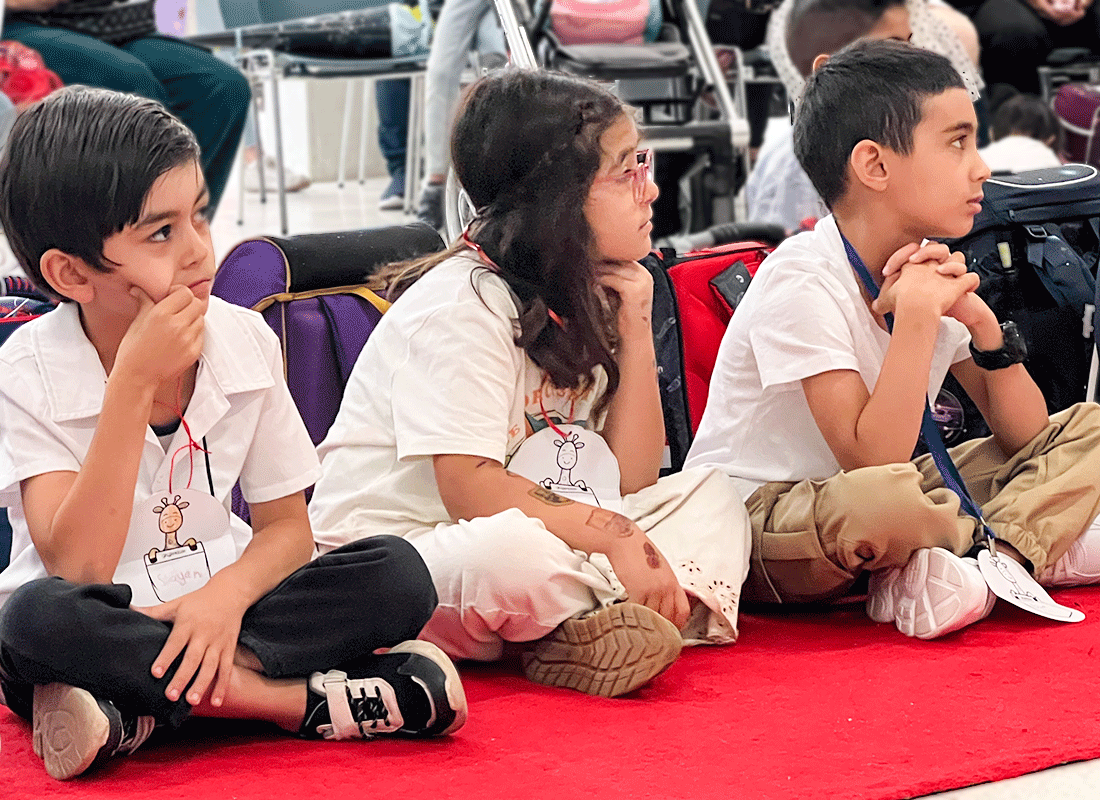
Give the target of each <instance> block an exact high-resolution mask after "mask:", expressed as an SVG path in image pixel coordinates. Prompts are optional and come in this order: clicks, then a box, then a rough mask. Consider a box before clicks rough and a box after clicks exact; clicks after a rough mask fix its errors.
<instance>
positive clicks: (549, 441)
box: [508, 425, 623, 512]
mask: <svg viewBox="0 0 1100 800" xmlns="http://www.w3.org/2000/svg"><path fill="white" fill-rule="evenodd" d="M508 470H509V471H510V472H514V473H515V474H516V475H520V476H522V477H524V478H527V479H528V480H531V481H534V482H535V483H537V484H538V485H539V486H542V487H543V488H544V489H548V490H550V491H551V492H554V494H557V495H561V496H562V497H565V498H568V499H569V500H576V501H577V502H578V503H587V504H588V505H591V506H599V507H600V508H606V509H610V510H611V511H616V512H618V511H621V510H622V506H623V500H622V496H621V495H620V494H619V481H620V475H619V462H618V460H617V459H616V458H615V454H614V453H612V452H611V448H610V447H608V446H607V442H606V441H604V438H603V437H602V436H600V435H599V434H598V433H593V432H592V431H590V430H587V429H585V428H582V427H581V426H579V425H559V426H558V428H557V430H556V431H555V430H554V429H552V428H543V429H542V430H541V431H538V432H537V433H535V434H533V435H532V436H530V437H528V438H527V439H526V440H525V441H524V442H523V444H522V445H520V447H519V449H518V450H516V452H515V454H514V455H513V456H512V459H511V460H510V461H509V462H508Z"/></svg>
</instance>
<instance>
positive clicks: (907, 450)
mask: <svg viewBox="0 0 1100 800" xmlns="http://www.w3.org/2000/svg"><path fill="white" fill-rule="evenodd" d="M815 66H816V67H817V69H816V71H815V73H814V74H813V75H812V76H811V78H810V80H809V83H808V85H807V89H806V93H805V95H804V97H803V100H802V103H801V106H800V108H799V110H798V117H797V119H796V123H795V147H796V150H797V152H798V156H799V160H800V161H801V162H802V165H803V166H804V167H805V169H806V171H807V173H808V174H809V175H810V177H811V179H813V181H814V185H815V186H816V187H817V189H818V191H819V192H820V194H821V196H822V197H823V198H824V199H825V201H826V202H827V203H828V205H829V207H830V208H831V209H832V215H831V216H828V217H826V218H824V219H823V220H821V222H819V223H818V225H817V226H816V228H815V229H814V230H813V231H810V232H807V233H804V234H800V235H798V236H795V237H793V238H791V239H789V240H787V241H786V242H784V243H783V244H782V245H781V246H780V247H779V248H777V249H776V251H775V252H774V253H773V254H772V255H771V256H770V257H769V258H768V259H767V260H766V261H765V262H764V264H763V265H762V266H761V269H760V271H759V272H758V273H757V275H756V276H755V278H754V279H753V282H752V284H751V286H750V288H749V290H748V292H747V293H746V295H745V298H744V300H743V301H742V303H741V305H740V306H738V309H737V314H735V315H734V317H733V320H732V322H731V324H730V327H729V329H728V330H727V332H726V334H725V336H724V338H723V340H722V345H721V348H720V350H719V353H718V360H717V364H716V366H715V370H714V377H713V379H712V383H711V389H710V396H709V400H708V405H707V408H706V412H705V413H704V415H703V419H702V423H701V425H700V428H699V432H698V436H697V438H696V440H695V442H694V444H693V445H692V448H691V451H690V453H689V456H688V459H687V465H686V466H687V467H699V466H704V465H712V466H718V467H721V468H722V469H724V470H725V471H726V472H727V473H728V474H730V475H731V476H733V477H735V478H736V479H737V482H738V485H739V488H740V490H741V491H742V493H743V496H744V497H745V498H747V500H746V502H747V506H748V509H749V516H750V518H751V520H752V525H753V555H752V565H751V570H750V574H749V579H748V582H747V584H746V587H745V593H744V596H745V598H746V599H752V600H756V601H766V602H812V601H819V600H828V599H832V598H836V597H838V596H840V595H842V594H844V593H846V592H848V591H849V589H850V588H851V587H852V585H853V584H854V583H855V581H856V579H857V578H858V577H859V576H860V574H861V573H863V572H864V571H870V572H871V573H872V575H871V582H870V589H869V595H868V613H869V614H870V615H871V616H872V618H874V619H875V620H877V621H880V622H885V621H893V622H894V623H895V624H896V625H897V627H898V629H899V630H901V631H903V632H904V633H906V634H908V635H911V636H917V637H920V638H933V637H935V636H940V635H942V634H945V633H948V632H950V631H953V630H957V629H958V628H961V627H963V626H964V625H967V624H969V623H971V622H974V621H977V620H979V619H981V618H983V617H984V616H985V615H986V614H988V613H989V611H990V609H991V608H992V604H993V600H994V596H993V595H992V594H991V593H990V592H989V590H988V588H987V586H986V583H985V581H984V580H983V578H982V577H981V574H980V572H979V570H978V567H977V564H976V562H974V561H973V560H972V559H966V558H963V557H964V556H966V555H967V554H968V552H969V551H970V550H971V549H972V546H973V545H974V540H975V536H977V535H978V534H979V531H980V528H979V526H978V522H977V520H975V519H974V518H972V517H970V516H966V515H960V513H959V499H958V497H957V496H956V495H955V494H954V493H953V492H951V491H950V490H948V489H946V488H945V487H944V484H943V481H942V480H941V479H940V476H939V472H938V471H937V469H936V467H935V465H934V464H933V463H932V460H931V458H930V457H928V456H922V457H919V458H917V459H914V460H911V457H912V454H913V451H914V447H915V446H916V444H917V440H918V435H919V433H920V428H921V421H922V417H923V412H924V409H925V407H926V405H927V402H928V398H929V397H934V396H935V395H936V393H937V391H938V389H939V386H940V383H941V382H942V381H943V378H944V376H945V375H946V373H947V372H948V370H950V371H951V372H952V373H953V374H954V375H955V377H956V378H957V379H958V380H959V382H960V383H961V384H962V386H963V387H964V388H965V389H966V391H967V393H968V394H969V395H970V396H971V398H973V400H974V402H975V403H976V404H977V406H978V408H979V409H980V410H981V412H982V414H983V415H984V417H985V418H986V420H987V421H988V423H989V425H990V428H991V429H992V431H993V436H992V437H990V438H989V439H984V440H979V441H974V442H968V443H966V444H963V445H960V446H958V447H956V448H954V449H953V450H952V451H951V452H952V457H953V459H954V461H955V463H956V464H957V466H958V468H959V471H960V472H961V473H962V476H963V478H964V480H965V481H966V482H967V484H968V486H969V489H970V492H971V494H972V495H973V496H974V499H975V501H976V502H977V503H978V504H979V505H981V506H982V507H983V512H984V514H985V517H986V520H987V521H988V523H989V525H990V526H991V528H992V530H993V531H994V533H995V534H996V536H997V537H998V539H999V540H1000V548H999V549H1000V552H1001V553H1002V554H1004V553H1007V554H1008V555H1010V556H1011V557H1013V558H1015V559H1016V560H1018V561H1020V562H1021V563H1024V564H1025V565H1026V566H1028V567H1029V568H1031V569H1032V570H1033V571H1034V573H1035V574H1036V575H1037V576H1038V579H1039V580H1040V582H1042V583H1045V584H1046V585H1071V584H1076V583H1086V582H1095V581H1096V580H1100V529H1098V528H1096V527H1095V524H1094V525H1093V527H1090V523H1092V522H1093V520H1094V519H1095V517H1096V515H1097V512H1098V511H1100V488H1098V481H1097V480H1096V476H1097V474H1100V472H1098V471H1097V470H1098V469H1100V453H1098V450H1097V447H1098V445H1100V407H1097V406H1096V405H1094V404H1079V405H1077V406H1074V407H1072V408H1070V409H1067V410H1066V411H1063V412H1061V413H1058V414H1056V415H1054V416H1053V417H1050V418H1048V416H1047V409H1046V405H1045V402H1044V400H1043V396H1042V393H1041V392H1040V390H1039V389H1038V387H1037V386H1036V385H1035V383H1034V382H1033V381H1032V380H1031V378H1030V376H1029V375H1028V373H1027V371H1026V369H1025V368H1024V366H1023V364H1022V363H1020V362H1022V360H1023V358H1024V355H1025V353H1024V352H1023V350H1022V349H1021V348H1020V346H1019V342H1018V334H1017V333H1016V332H1015V328H1014V326H1013V325H1012V324H1011V323H1005V324H1004V325H1002V324H1000V323H999V322H998V320H997V319H996V317H995V316H994V314H993V312H992V311H991V310H990V309H989V307H988V306H987V305H986V304H985V303H984V302H983V301H982V300H981V299H980V298H979V297H978V295H977V294H975V293H974V289H975V288H976V287H977V284H978V278H977V276H975V275H974V274H972V273H967V272H966V267H965V264H964V263H963V258H962V256H961V255H960V254H952V253H950V252H949V251H948V248H947V247H945V246H944V245H942V244H936V243H929V244H924V245H923V246H922V245H921V242H922V241H924V240H925V239H926V238H927V237H957V236H961V235H963V234H965V233H966V232H967V231H968V230H969V229H970V227H971V225H972V223H973V217H974V215H975V214H977V213H978V211H979V210H980V208H981V199H982V183H983V182H984V181H985V179H986V178H987V177H988V176H989V170H988V169H987V168H986V166H985V164H984V163H983V162H982V160H981V158H980V156H979V155H978V152H977V149H976V147H975V142H974V133H975V126H976V120H975V117H974V109H973V106H972V105H971V103H970V99H969V97H968V96H967V93H966V90H965V89H964V87H963V82H962V80H961V78H960V77H959V75H958V73H957V72H956V71H955V70H954V68H953V67H952V66H951V64H950V63H949V62H948V61H947V60H946V59H944V58H943V57H941V56H938V55H935V54H933V53H929V52H926V51H923V50H920V49H918V48H914V47H912V46H910V45H906V44H902V43H898V42H861V43H857V44H855V45H852V46H851V47H849V48H847V49H846V50H843V51H841V53H839V54H837V55H835V56H833V57H832V58H829V59H827V58H825V57H822V58H821V59H819V60H818V64H817V65H815ZM855 97H858V98H859V103H853V102H852V98H855ZM844 237H846V238H847V241H848V243H850V245H851V246H852V247H853V248H854V251H855V253H856V254H858V256H859V257H860V258H861V259H862V261H863V262H864V264H865V265H866V269H867V271H868V272H869V273H870V277H871V278H872V279H873V280H874V281H875V283H876V284H877V285H878V286H880V288H881V295H880V296H879V298H878V300H876V301H874V302H872V301H871V299H870V296H869V295H868V293H867V291H866V290H865V289H864V288H863V285H862V284H861V282H860V279H859V278H857V275H856V272H855V262H856V259H854V258H853V259H850V258H849V255H848V253H847V252H846V248H845V239H844ZM888 313H892V314H893V332H892V334H891V333H888V332H887V327H886V322H885V315H886V314H888ZM1082 532H1085V533H1084V535H1082Z"/></svg>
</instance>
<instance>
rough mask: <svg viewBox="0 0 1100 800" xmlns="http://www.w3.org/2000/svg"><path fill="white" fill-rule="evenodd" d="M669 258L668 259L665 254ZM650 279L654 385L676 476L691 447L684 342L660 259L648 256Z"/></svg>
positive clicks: (643, 264)
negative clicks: (654, 361)
mask: <svg viewBox="0 0 1100 800" xmlns="http://www.w3.org/2000/svg"><path fill="white" fill-rule="evenodd" d="M668 254H669V256H670V257H671V256H672V253H671V251H669V253H668ZM641 264H642V266H644V267H645V268H646V269H647V270H649V274H650V275H652V276H653V347H654V351H655V353H656V356H657V384H658V386H659V388H660V392H661V410H662V412H663V414H664V419H665V439H666V440H667V441H668V448H669V458H670V461H671V464H672V469H671V471H672V472H679V471H680V470H681V469H682V468H683V466H684V461H685V460H686V459H687V453H688V448H689V447H691V415H690V414H689V412H688V395H687V382H686V381H685V380H684V340H683V334H682V331H681V329H680V309H679V306H678V304H677V302H676V293H675V291H674V290H673V288H672V279H671V278H669V277H668V273H667V272H666V264H665V260H664V258H662V257H661V256H660V255H657V254H656V253H651V254H649V255H648V256H646V257H645V258H643V259H642V261H641Z"/></svg>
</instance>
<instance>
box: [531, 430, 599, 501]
mask: <svg viewBox="0 0 1100 800" xmlns="http://www.w3.org/2000/svg"><path fill="white" fill-rule="evenodd" d="M580 438H581V437H580V434H579V433H577V432H576V431H573V432H572V433H569V434H564V433H563V434H562V436H561V438H560V439H555V440H554V446H555V447H557V448H558V453H557V457H556V459H555V460H556V462H557V467H558V479H557V480H556V481H555V480H554V479H552V478H545V479H544V480H541V481H539V483H540V484H541V485H542V486H543V488H546V489H549V490H550V491H552V492H557V493H558V494H566V495H568V494H585V495H589V496H590V497H591V499H592V501H593V502H594V503H595V504H596V505H599V500H597V499H596V493H595V492H593V491H592V490H591V489H590V488H589V487H588V486H587V484H586V483H585V482H584V481H583V480H580V479H577V480H573V468H574V467H576V466H577V462H578V461H580V452H579V451H580V449H581V448H582V447H584V442H582V441H581V440H580Z"/></svg>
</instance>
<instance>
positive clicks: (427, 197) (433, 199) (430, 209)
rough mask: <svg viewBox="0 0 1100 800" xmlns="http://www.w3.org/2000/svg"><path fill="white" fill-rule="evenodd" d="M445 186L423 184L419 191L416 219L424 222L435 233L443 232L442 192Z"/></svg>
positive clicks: (440, 184) (441, 184)
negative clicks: (435, 231) (433, 229)
mask: <svg viewBox="0 0 1100 800" xmlns="http://www.w3.org/2000/svg"><path fill="white" fill-rule="evenodd" d="M445 189H446V184H443V183H425V184H424V188H423V189H421V191H420V203H419V204H418V205H417V207H416V218H417V219H418V220H420V221H421V222H426V223H428V224H429V225H431V226H432V227H433V228H435V229H436V230H437V231H441V230H443V225H444V220H443V192H444V190H445Z"/></svg>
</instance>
